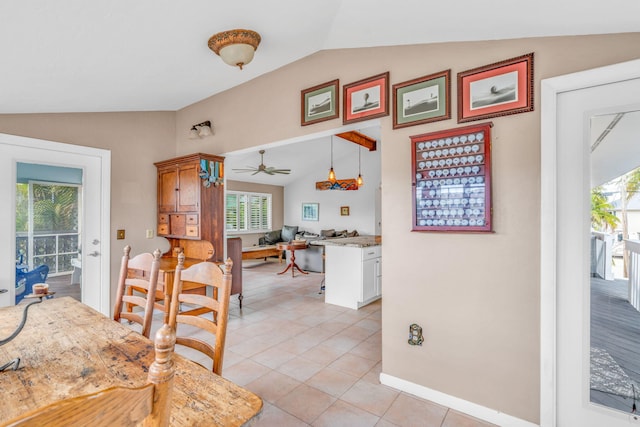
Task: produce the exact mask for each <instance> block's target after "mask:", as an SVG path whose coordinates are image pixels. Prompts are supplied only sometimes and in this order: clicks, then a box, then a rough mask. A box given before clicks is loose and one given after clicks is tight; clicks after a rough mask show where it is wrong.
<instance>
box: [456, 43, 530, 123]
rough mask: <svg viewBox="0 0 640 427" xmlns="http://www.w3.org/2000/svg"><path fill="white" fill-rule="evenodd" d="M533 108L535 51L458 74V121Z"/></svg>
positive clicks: (481, 118)
mask: <svg viewBox="0 0 640 427" xmlns="http://www.w3.org/2000/svg"><path fill="white" fill-rule="evenodd" d="M527 111H533V53H529V54H526V55H522V56H519V57H517V58H511V59H507V60H505V61H500V62H496V63H494V64H490V65H485V66H483V67H478V68H474V69H472V70H467V71H463V72H461V73H458V123H463V122H470V121H472V120H484V119H488V118H490V117H499V116H506V115H508V114H517V113H524V112H527Z"/></svg>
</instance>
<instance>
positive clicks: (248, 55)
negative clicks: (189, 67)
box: [209, 29, 261, 70]
mask: <svg viewBox="0 0 640 427" xmlns="http://www.w3.org/2000/svg"><path fill="white" fill-rule="evenodd" d="M260 41H261V38H260V34H258V33H256V32H255V31H251V30H242V29H238V30H229V31H223V32H221V33H217V34H214V35H212V36H211V38H210V39H209V49H211V50H212V51H214V52H215V54H216V55H218V56H220V58H222V60H223V61H224V62H226V63H227V64H229V65H231V66H237V67H239V68H240V69H241V70H242V66H243V65H247V64H248V63H249V62H251V60H252V59H253V54H254V53H255V51H256V49H257V48H258V45H259V44H260Z"/></svg>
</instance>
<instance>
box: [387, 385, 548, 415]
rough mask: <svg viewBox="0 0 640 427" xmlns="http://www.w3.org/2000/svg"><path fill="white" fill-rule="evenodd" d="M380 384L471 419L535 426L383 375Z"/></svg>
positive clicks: (493, 410) (502, 413)
mask: <svg viewBox="0 0 640 427" xmlns="http://www.w3.org/2000/svg"><path fill="white" fill-rule="evenodd" d="M380 382H381V383H382V384H384V385H387V386H389V387H393V388H395V389H398V390H401V391H404V392H406V393H410V394H413V395H414V396H418V397H420V398H422V399H427V400H430V401H432V402H435V403H437V404H440V405H443V406H446V407H448V408H451V409H455V410H456V411H459V412H462V413H464V414H467V415H470V416H472V417H475V418H478V419H480V420H483V421H487V422H490V423H493V424H496V425H499V426H503V427H534V426H537V424H534V423H531V422H529V421H526V420H522V419H520V418H516V417H513V416H511V415H508V414H505V413H504V412H500V411H497V410H495V409H491V408H487V407H485V406H482V405H478V404H476V403H473V402H469V401H467V400H464V399H460V398H458V397H455V396H451V395H449V394H445V393H442V392H439V391H437V390H433V389H430V388H427V387H424V386H421V385H419V384H415V383H412V382H409V381H406V380H403V379H401V378H398V377H394V376H391V375H388V374H385V373H381V374H380Z"/></svg>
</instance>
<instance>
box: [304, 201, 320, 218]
mask: <svg viewBox="0 0 640 427" xmlns="http://www.w3.org/2000/svg"><path fill="white" fill-rule="evenodd" d="M319 208H320V204H319V203H303V204H302V220H303V221H318V219H319V216H318V211H319Z"/></svg>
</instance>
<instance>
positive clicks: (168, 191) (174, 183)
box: [158, 168, 178, 213]
mask: <svg viewBox="0 0 640 427" xmlns="http://www.w3.org/2000/svg"><path fill="white" fill-rule="evenodd" d="M177 190H178V174H177V171H176V168H169V169H162V170H159V171H158V213H167V212H175V210H176V200H177V196H176V193H177V192H178V191H177Z"/></svg>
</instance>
